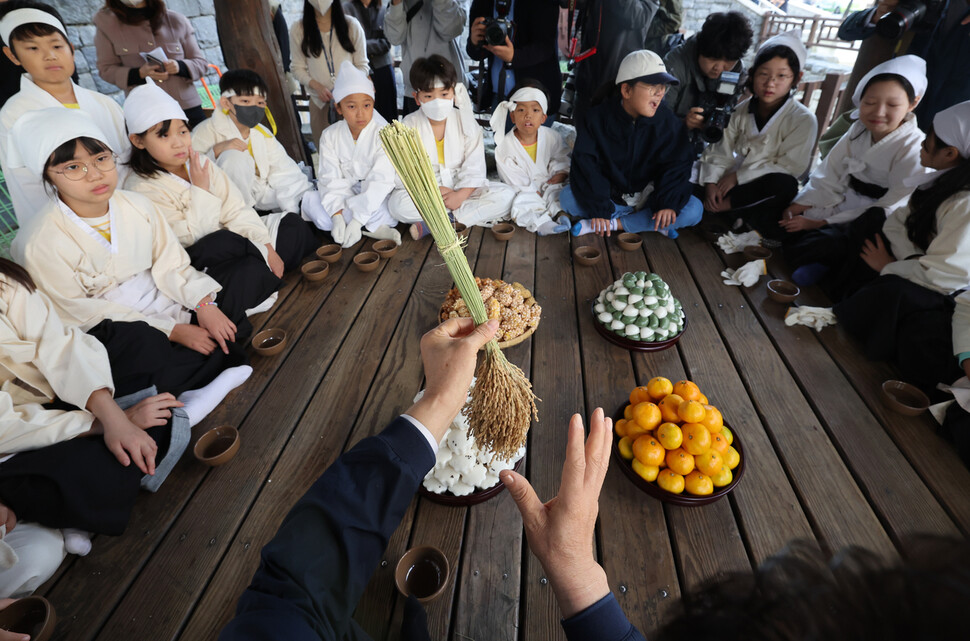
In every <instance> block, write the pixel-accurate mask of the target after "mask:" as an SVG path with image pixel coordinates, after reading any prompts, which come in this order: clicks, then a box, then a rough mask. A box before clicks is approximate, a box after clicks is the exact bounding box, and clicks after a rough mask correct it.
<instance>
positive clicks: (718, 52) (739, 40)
mask: <svg viewBox="0 0 970 641" xmlns="http://www.w3.org/2000/svg"><path fill="white" fill-rule="evenodd" d="M753 38H754V32H753V31H752V30H751V23H750V22H748V19H747V18H745V17H744V15H742V14H741V13H739V12H737V11H728V12H727V13H712V14H710V15H709V16H707V19H706V20H704V25H703V26H702V27H701V30H700V32H699V33H698V34H697V53H699V54H700V55H702V56H704V57H705V58H714V59H716V60H740V59H741V58H743V57H744V54H745V52H747V50H748V49H749V48H750V47H751V41H752V39H753Z"/></svg>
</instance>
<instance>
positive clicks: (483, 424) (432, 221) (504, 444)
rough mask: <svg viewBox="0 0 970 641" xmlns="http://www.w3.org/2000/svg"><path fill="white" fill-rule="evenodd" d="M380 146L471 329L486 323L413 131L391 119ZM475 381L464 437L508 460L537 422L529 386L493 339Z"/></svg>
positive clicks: (456, 239) (465, 261) (432, 174)
mask: <svg viewBox="0 0 970 641" xmlns="http://www.w3.org/2000/svg"><path fill="white" fill-rule="evenodd" d="M381 142H383V144H384V149H385V150H386V151H387V156H388V158H390V160H391V164H393V165H394V169H395V170H396V171H397V173H398V175H399V176H400V177H401V180H402V182H403V183H404V186H405V188H406V189H407V191H408V194H409V195H410V196H411V200H412V201H414V205H415V207H417V208H418V212H420V214H421V218H422V220H424V223H425V225H427V227H428V229H429V230H430V231H431V235H432V237H433V238H434V242H435V244H436V245H437V246H438V252H439V253H440V254H441V256H442V258H444V260H445V264H446V265H447V266H448V271H449V272H450V273H451V277H452V278H453V279H454V281H455V286H456V287H457V288H458V291H459V292H460V293H461V296H462V298H463V299H464V300H465V302H466V304H467V305H468V309H469V311H470V312H471V316H472V319H473V320H474V321H475V323H477V324H481V323H484V322H486V321H487V320H488V315H487V313H486V311H485V303H484V302H483V301H482V295H481V292H480V291H479V289H478V285H477V284H476V283H475V277H474V276H473V275H472V270H471V267H469V265H468V259H467V258H466V257H465V253H464V251H463V250H462V245H461V242H460V241H459V237H458V236H457V234H455V229H454V227H452V224H451V221H450V220H449V219H448V210H447V209H446V208H445V203H444V201H443V200H442V198H441V191H440V189H439V188H438V181H437V180H436V179H435V175H434V170H433V169H432V168H431V162H430V160H429V159H428V154H427V152H426V151H425V149H424V145H422V144H421V141H420V140H419V139H418V134H417V131H416V130H415V129H413V128H411V127H405V126H404V125H402V124H401V123H400V122H398V121H397V120H395V121H394V122H393V123H391V124H389V125H387V126H386V127H384V128H383V129H382V130H381ZM476 377H477V379H478V380H477V382H476V383H475V386H474V387H473V388H472V391H471V400H470V401H469V403H468V405H466V406H465V408H464V410H462V411H463V412H464V414H465V415H466V416H467V417H468V424H469V433H470V434H471V435H472V436H474V437H475V440H476V441H477V442H478V443H479V445H480V446H481V447H484V448H486V449H491V450H492V451H494V452H495V453H496V454H498V455H500V456H502V457H505V458H508V457H510V456H512V455H513V454H515V452H516V451H518V449H519V448H520V447H522V446H523V445H525V440H526V435H527V434H528V432H529V424H530V422H531V420H532V418H533V417H535V418H538V411H537V409H536V396H535V394H534V393H533V392H532V384H531V383H530V382H529V379H527V378H526V377H525V374H523V373H522V370H521V369H519V368H518V367H516V366H515V365H513V364H512V363H510V362H509V361H508V360H507V359H506V358H505V355H504V354H503V353H502V350H501V349H499V346H498V343H497V342H496V341H495V340H494V339H493V340H491V341H490V342H489V343H488V344H487V345H486V346H485V358H483V359H482V361H481V362H480V363H479V364H478V371H477V372H476Z"/></svg>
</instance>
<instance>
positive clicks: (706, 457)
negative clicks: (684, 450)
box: [694, 450, 724, 476]
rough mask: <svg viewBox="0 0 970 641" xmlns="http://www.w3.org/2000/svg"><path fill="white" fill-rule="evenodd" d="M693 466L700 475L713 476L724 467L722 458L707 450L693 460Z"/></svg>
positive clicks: (716, 453)
mask: <svg viewBox="0 0 970 641" xmlns="http://www.w3.org/2000/svg"><path fill="white" fill-rule="evenodd" d="M694 465H695V466H696V467H697V469H698V470H700V472H701V473H702V474H707V475H708V476H714V475H715V474H717V473H718V472H720V471H721V468H722V467H724V457H723V456H721V454H720V453H719V452H715V451H714V450H707V451H706V452H704V453H703V454H699V455H697V456H696V457H695V458H694Z"/></svg>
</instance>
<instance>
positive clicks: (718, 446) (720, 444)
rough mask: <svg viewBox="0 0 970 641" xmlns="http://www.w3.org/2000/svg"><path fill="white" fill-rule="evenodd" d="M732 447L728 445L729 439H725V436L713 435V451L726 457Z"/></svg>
mask: <svg viewBox="0 0 970 641" xmlns="http://www.w3.org/2000/svg"><path fill="white" fill-rule="evenodd" d="M729 447H731V446H730V445H728V442H727V439H726V438H724V435H723V434H711V449H712V450H715V451H716V452H717V453H719V454H721V455H722V456H723V455H724V453H725V452H727V448H729Z"/></svg>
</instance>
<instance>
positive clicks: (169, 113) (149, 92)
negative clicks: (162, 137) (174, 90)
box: [124, 78, 188, 134]
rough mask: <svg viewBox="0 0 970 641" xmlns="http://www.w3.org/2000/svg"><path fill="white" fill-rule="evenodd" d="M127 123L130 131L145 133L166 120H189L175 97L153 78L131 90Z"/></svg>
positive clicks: (127, 108)
mask: <svg viewBox="0 0 970 641" xmlns="http://www.w3.org/2000/svg"><path fill="white" fill-rule="evenodd" d="M124 111H125V124H126V125H127V126H128V133H130V134H143V133H145V132H146V131H148V130H149V129H151V128H152V127H154V126H155V125H157V124H158V123H160V122H165V121H166V120H188V117H187V116H186V115H185V112H184V111H182V107H180V106H179V103H177V102H175V98H173V97H171V96H170V95H168V94H167V93H165V92H164V91H162V88H161V87H159V86H158V85H156V84H155V81H154V80H152V79H151V78H145V84H143V85H139V86H137V87H135V88H134V89H132V90H131V92H130V93H129V94H128V97H127V98H125V107H124Z"/></svg>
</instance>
